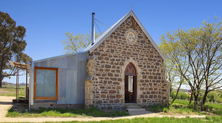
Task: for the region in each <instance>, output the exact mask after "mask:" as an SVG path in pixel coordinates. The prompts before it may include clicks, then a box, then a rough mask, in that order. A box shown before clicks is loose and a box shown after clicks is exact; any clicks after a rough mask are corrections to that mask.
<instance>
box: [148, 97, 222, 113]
mask: <svg viewBox="0 0 222 123" xmlns="http://www.w3.org/2000/svg"><path fill="white" fill-rule="evenodd" d="M149 110H150V111H152V112H162V113H164V114H171V115H172V114H184V115H186V114H189V115H191V114H198V115H213V114H216V115H221V116H222V104H219V103H206V104H205V106H204V111H200V106H197V110H194V105H193V103H191V104H189V101H187V100H175V101H174V103H173V104H171V105H170V106H169V107H168V106H149Z"/></svg>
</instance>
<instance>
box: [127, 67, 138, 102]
mask: <svg viewBox="0 0 222 123" xmlns="http://www.w3.org/2000/svg"><path fill="white" fill-rule="evenodd" d="M136 92H137V76H136V69H135V67H134V65H133V64H132V63H129V64H128V65H127V66H126V69H125V103H136Z"/></svg>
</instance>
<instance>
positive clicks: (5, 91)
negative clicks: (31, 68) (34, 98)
mask: <svg viewBox="0 0 222 123" xmlns="http://www.w3.org/2000/svg"><path fill="white" fill-rule="evenodd" d="M0 96H16V89H15V85H3V87H2V88H0ZM19 97H25V86H20V87H19Z"/></svg>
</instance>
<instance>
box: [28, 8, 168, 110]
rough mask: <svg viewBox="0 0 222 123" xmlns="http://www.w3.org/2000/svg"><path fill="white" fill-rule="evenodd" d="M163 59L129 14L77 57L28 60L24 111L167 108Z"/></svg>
mask: <svg viewBox="0 0 222 123" xmlns="http://www.w3.org/2000/svg"><path fill="white" fill-rule="evenodd" d="M164 59H165V57H164V55H163V54H162V53H161V51H160V50H159V48H158V47H157V45H156V44H155V42H154V41H153V39H152V38H151V37H150V35H149V34H148V32H147V31H146V29H145V28H144V27H143V25H142V24H141V23H140V21H139V20H138V18H137V17H136V15H135V14H134V12H133V11H130V12H129V13H127V14H126V15H125V16H123V17H122V18H121V19H120V20H119V21H117V22H116V23H115V24H114V25H112V26H111V27H110V28H109V29H107V30H106V31H105V32H104V33H103V34H102V35H100V36H99V37H98V38H97V39H96V40H95V42H93V44H90V45H89V46H88V47H87V48H86V49H84V50H83V52H80V53H76V54H68V55H62V56H57V57H52V58H47V59H43V60H37V61H33V62H32V66H31V81H30V95H29V102H30V103H29V104H30V108H33V109H39V108H42V107H46V108H47V107H52V108H53V107H56V108H83V107H90V106H96V107H114V108H119V107H124V106H125V104H126V103H136V104H138V105H143V106H148V105H168V104H169V97H170V86H169V82H167V81H166V78H165V66H164Z"/></svg>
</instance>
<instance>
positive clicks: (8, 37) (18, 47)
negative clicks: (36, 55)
mask: <svg viewBox="0 0 222 123" xmlns="http://www.w3.org/2000/svg"><path fill="white" fill-rule="evenodd" d="M25 32H26V29H25V28H24V27H23V26H17V27H16V22H15V21H14V20H13V19H12V18H11V17H10V16H9V14H8V13H3V12H1V11H0V44H1V45H0V87H2V80H3V78H4V77H10V76H13V75H15V74H16V72H17V71H16V69H15V68H14V67H12V66H10V65H9V63H8V61H9V60H12V61H16V62H22V63H27V62H29V61H32V58H30V57H29V56H28V55H27V54H25V53H23V51H24V50H25V47H26V45H27V43H26V41H25V40H24V37H25Z"/></svg>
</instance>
